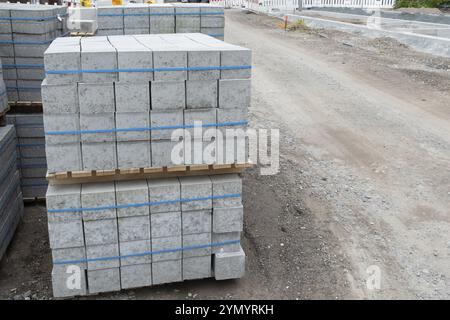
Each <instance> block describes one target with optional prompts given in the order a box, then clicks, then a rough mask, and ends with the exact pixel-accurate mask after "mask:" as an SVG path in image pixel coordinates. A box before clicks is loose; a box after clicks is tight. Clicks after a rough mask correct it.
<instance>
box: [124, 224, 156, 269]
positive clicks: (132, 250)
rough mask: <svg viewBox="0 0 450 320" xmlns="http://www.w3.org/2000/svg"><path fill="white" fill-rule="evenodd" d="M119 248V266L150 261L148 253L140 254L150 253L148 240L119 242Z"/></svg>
mask: <svg viewBox="0 0 450 320" xmlns="http://www.w3.org/2000/svg"><path fill="white" fill-rule="evenodd" d="M127 219H129V218H127ZM119 248H120V256H121V258H120V266H121V267H123V266H130V265H139V264H149V263H151V262H152V256H151V255H150V254H147V255H141V254H143V253H150V251H151V242H150V240H139V241H125V242H120V243H119ZM137 254H139V256H133V255H137ZM127 256H128V257H127Z"/></svg>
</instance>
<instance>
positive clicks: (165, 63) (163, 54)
mask: <svg viewBox="0 0 450 320" xmlns="http://www.w3.org/2000/svg"><path fill="white" fill-rule="evenodd" d="M153 65H154V68H155V69H161V68H187V52H186V51H170V50H167V51H154V52H153ZM154 79H155V81H184V80H187V71H184V70H180V71H157V72H156V71H155V74H154Z"/></svg>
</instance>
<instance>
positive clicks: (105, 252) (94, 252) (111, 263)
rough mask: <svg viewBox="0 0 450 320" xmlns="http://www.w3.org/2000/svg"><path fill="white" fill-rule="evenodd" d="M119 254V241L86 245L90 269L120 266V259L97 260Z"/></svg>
mask: <svg viewBox="0 0 450 320" xmlns="http://www.w3.org/2000/svg"><path fill="white" fill-rule="evenodd" d="M118 256H119V246H118V245H117V243H112V244H102V245H95V246H90V245H86V257H87V260H88V263H87V264H88V270H99V269H107V268H116V267H119V265H120V260H119V259H104V260H95V259H101V258H111V257H118Z"/></svg>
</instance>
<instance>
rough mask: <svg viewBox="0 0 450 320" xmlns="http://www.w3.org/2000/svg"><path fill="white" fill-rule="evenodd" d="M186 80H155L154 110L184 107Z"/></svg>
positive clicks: (153, 85)
mask: <svg viewBox="0 0 450 320" xmlns="http://www.w3.org/2000/svg"><path fill="white" fill-rule="evenodd" d="M185 90H186V89H185V82H184V81H153V82H152V83H151V98H152V110H169V109H184V108H185V106H186V101H185V95H186V92H185Z"/></svg>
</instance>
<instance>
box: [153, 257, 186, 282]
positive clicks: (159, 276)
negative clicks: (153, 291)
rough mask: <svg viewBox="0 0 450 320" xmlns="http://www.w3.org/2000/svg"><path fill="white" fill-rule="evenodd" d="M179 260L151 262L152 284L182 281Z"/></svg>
mask: <svg viewBox="0 0 450 320" xmlns="http://www.w3.org/2000/svg"><path fill="white" fill-rule="evenodd" d="M181 269H182V265H181V260H169V261H159V262H154V263H152V278H153V284H154V285H157V284H163V283H172V282H180V281H182V273H181Z"/></svg>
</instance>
